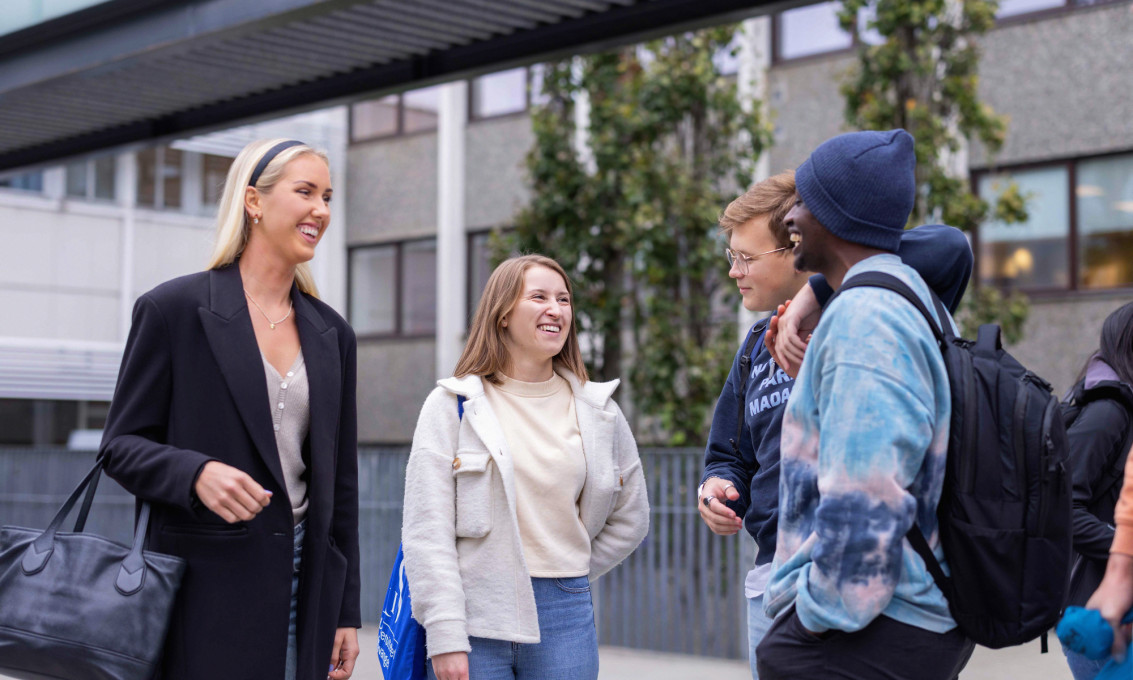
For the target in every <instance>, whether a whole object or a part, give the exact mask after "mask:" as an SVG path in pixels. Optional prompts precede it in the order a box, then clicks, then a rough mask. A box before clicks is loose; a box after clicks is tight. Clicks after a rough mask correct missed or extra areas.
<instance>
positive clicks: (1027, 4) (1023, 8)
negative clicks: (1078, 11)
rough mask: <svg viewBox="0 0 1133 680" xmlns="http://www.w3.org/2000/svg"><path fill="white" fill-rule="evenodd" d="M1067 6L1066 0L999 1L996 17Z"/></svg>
mask: <svg viewBox="0 0 1133 680" xmlns="http://www.w3.org/2000/svg"><path fill="white" fill-rule="evenodd" d="M1065 6H1066V0H999V9H998V10H996V12H995V16H996V17H998V18H1000V19H1002V18H1005V17H1013V16H1017V15H1019V14H1029V13H1031V12H1039V11H1042V10H1044V9H1054V8H1057V7H1065Z"/></svg>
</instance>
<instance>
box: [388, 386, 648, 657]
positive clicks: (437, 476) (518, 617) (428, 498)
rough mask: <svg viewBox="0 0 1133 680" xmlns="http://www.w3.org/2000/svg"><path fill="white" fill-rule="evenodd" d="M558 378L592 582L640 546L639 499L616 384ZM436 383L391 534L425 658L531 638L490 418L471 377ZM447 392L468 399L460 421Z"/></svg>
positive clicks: (644, 506) (508, 495) (504, 450)
mask: <svg viewBox="0 0 1133 680" xmlns="http://www.w3.org/2000/svg"><path fill="white" fill-rule="evenodd" d="M559 374H560V375H562V376H563V377H564V378H566V380H567V381H568V382H569V383H570V385H571V389H572V391H573V392H574V399H575V411H576V414H577V417H578V427H579V430H580V431H581V433H582V446H583V452H584V454H585V456H586V483H585V485H584V486H583V489H582V494H581V496H580V497H579V516H580V517H581V519H582V523H583V525H584V526H585V527H586V530H587V532H588V533H589V535H590V540H591V544H590V580H592V581H593V580H594V579H596V578H598V577H599V576H601V575H602V574H604V573H606V572H607V571H609V570H610V569H612V568H613V567H614V566H616V565H617V564H618V563H619V562H621V561H622V560H624V559H625V558H626V557H627V556H629V554H630V553H631V552H633V551H634V549H635V548H637V546H638V544H640V543H641V541H642V539H644V538H645V535H646V533H648V531H649V501H648V499H647V498H646V492H645V477H644V475H643V474H642V471H641V460H640V458H639V457H638V453H637V444H636V442H635V441H634V439H633V434H632V433H631V432H630V429H629V423H627V422H626V419H625V416H624V415H622V412H621V409H619V408H618V405H617V404H616V403H615V402H614V401H613V400H612V399H611V398H610V397H611V395H612V394H613V392H614V389H616V388H617V386H618V382H617V381H612V382H608V383H595V382H587V383H586V384H585V385H582V384H580V383H579V381H578V379H577V378H576V377H575V376H574V375H573V374H572V373H570V372H569V371H566V370H559ZM437 385H438V387H437V388H436V389H434V390H433V391H432V393H430V394H429V397H428V398H427V399H426V400H425V405H424V406H423V407H422V408H421V415H420V417H419V418H418V420H417V430H416V432H415V433H414V435H413V449H412V451H411V452H410V454H409V465H408V467H407V469H406V473H405V512H404V516H403V525H402V532H401V538H402V544H403V548H404V552H405V571H406V575H407V577H408V579H409V587H410V592H411V593H412V602H413V618H414V619H416V620H417V621H418V622H419V623H420V624H421V625H423V626H424V627H425V634H426V645H427V648H428V655H429V656H430V657H433V656H436V655H437V654H444V653H447V652H459V651H463V652H467V651H469V650H470V649H471V646H470V645H469V642H468V638H469V636H474V637H485V638H492V639H496V640H508V641H511V642H526V643H534V642H539V619H538V614H537V612H536V609H535V595H534V593H533V592H532V589H531V577H530V575H529V574H528V571H527V565H526V563H525V562H524V559H523V548H522V545H521V543H520V538H519V526H518V523H517V521H516V511H515V478H514V474H513V467H512V458H511V453H510V452H509V451H508V447H507V443H506V441H505V440H504V435H503V432H502V430H501V429H500V425H499V421H498V420H497V419H496V415H495V414H494V413H493V412H492V408H491V406H490V405H489V403H488V399H487V397H486V396H485V394H484V385H483V383H482V382H481V379H480V378H479V377H477V376H466V377H464V378H446V379H445V380H441V381H438V382H437ZM457 395H462V396H464V397H465V398H466V401H465V402H464V419H463V421H461V420H459V419H458V415H457V406H456V397H457ZM457 459H459V463H457V462H456V461H457Z"/></svg>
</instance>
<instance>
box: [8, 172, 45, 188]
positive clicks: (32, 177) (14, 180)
mask: <svg viewBox="0 0 1133 680" xmlns="http://www.w3.org/2000/svg"><path fill="white" fill-rule="evenodd" d="M0 187H7V188H9V189H20V190H22V191H36V192H39V193H43V173H42V172H25V173H22V174H19V175H12V176H10V177H4V178H0Z"/></svg>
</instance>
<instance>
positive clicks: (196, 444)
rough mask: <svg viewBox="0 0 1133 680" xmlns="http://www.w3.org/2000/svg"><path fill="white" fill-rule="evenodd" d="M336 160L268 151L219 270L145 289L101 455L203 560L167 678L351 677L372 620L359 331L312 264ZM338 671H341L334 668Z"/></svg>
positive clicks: (178, 548) (225, 204) (224, 243)
mask: <svg viewBox="0 0 1133 680" xmlns="http://www.w3.org/2000/svg"><path fill="white" fill-rule="evenodd" d="M332 192H333V189H332V188H331V179H330V169H329V162H328V160H327V157H326V155H325V154H323V153H322V152H320V151H317V150H315V149H313V148H312V147H310V146H308V145H306V144H304V143H302V142H299V141H296V140H271V139H269V140H260V141H257V142H252V143H251V144H249V145H248V146H246V147H244V149H243V150H242V151H241V152H240V153H239V155H238V156H237V157H236V159H235V160H234V161H233V162H232V166H231V168H230V169H229V171H228V176H227V179H226V180H225V186H224V193H223V195H222V197H221V201H220V209H219V212H218V216H217V236H216V245H215V247H214V250H213V254H212V256H211V259H210V262H209V265H208V269H207V270H206V271H204V272H199V273H196V274H189V275H188V276H182V277H180V278H176V279H173V280H171V281H167V282H165V283H163V284H161V285H159V286H157V287H156V288H154V289H153V290H151V291H149V292H147V293H145V294H143V295H142V296H141V297H139V298H138V300H137V303H136V304H135V305H134V315H133V322H132V325H131V328H130V334H129V337H128V338H127V340H126V349H125V353H124V354H123V357H122V368H121V371H120V372H119V377H118V385H117V388H116V389H115V391H114V399H113V401H112V402H111V404H110V412H109V415H108V417H107V421H106V429H105V432H104V434H103V439H102V446H101V448H100V451H99V455H100V456H101V457H102V459H103V460H104V461H105V469H106V473H107V474H108V475H109V476H110V477H112V478H113V479H115V480H116V481H117V482H118V483H119V484H121V485H122V486H123V487H124V488H125V489H126V490H127V491H129V492H130V493H133V494H134V495H135V496H137V497H138V498H139V500H146V501H149V502H150V503H151V507H152V516H151V518H150V524H149V531H148V537H147V541H148V543H147V546H148V548H149V549H151V550H154V551H156V552H162V553H168V554H171V555H176V556H178V557H181V558H183V559H184V560H185V561H186V562H187V563H188V564H187V568H186V571H185V578H184V581H183V582H182V584H181V590H180V592H179V593H178V597H177V601H176V604H175V606H174V611H173V614H172V620H171V623H170V627H169V633H168V635H167V638H166V643H165V650H164V653H163V657H162V661H161V669H160V671H159V677H160V678H162V680H202V678H225V677H232V678H242V679H243V678H247V679H256V680H259V679H262V680H278V679H279V678H284V679H285V680H295V679H296V678H302V679H303V680H311V679H312V678H320V677H326V678H332V679H333V680H346V678H349V677H350V675H351V673H352V672H353V669H354V662H355V659H356V658H357V657H358V653H359V650H358V631H357V629H358V627H359V626H361V624H362V621H361V600H360V595H359V592H360V570H359V548H358V459H357V448H358V442H357V417H356V412H355V382H356V378H355V376H356V354H357V352H356V343H355V336H354V331H353V330H352V329H351V328H350V326H349V325H348V324H347V323H346V321H345V320H343V318H342V317H341V316H339V315H338V313H337V312H335V311H334V310H333V309H331V307H330V306H328V305H327V304H325V303H323V302H322V301H320V300H319V299H318V291H317V289H316V286H315V283H314V278H313V276H312V273H311V270H310V268H309V264H308V263H309V261H310V260H311V259H312V258H313V257H314V255H315V248H316V246H317V245H318V243H319V241H320V240H321V239H322V237H323V235H324V234H325V233H326V230H327V229H328V228H329V226H330V217H331V214H330V200H331V195H332ZM328 663H329V670H328Z"/></svg>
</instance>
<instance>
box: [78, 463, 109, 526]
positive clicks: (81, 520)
mask: <svg viewBox="0 0 1133 680" xmlns="http://www.w3.org/2000/svg"><path fill="white" fill-rule="evenodd" d="M102 465H103V458H102V456H99V457H98V460H96V461H95V471H94V477H93V478H91V481H90V485H89V486H87V493H86V495H85V496H83V504H82V506H80V507H79V515H78V517H76V518H75V529H74V531H75V533H76V534H79V533H82V531H83V529H85V528H86V526H87V515H89V514H90V506H91V504H92V503H93V502H94V492H95V490H96V489H98V480H99V477H100V476H101V475H102Z"/></svg>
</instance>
